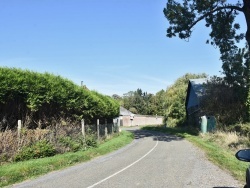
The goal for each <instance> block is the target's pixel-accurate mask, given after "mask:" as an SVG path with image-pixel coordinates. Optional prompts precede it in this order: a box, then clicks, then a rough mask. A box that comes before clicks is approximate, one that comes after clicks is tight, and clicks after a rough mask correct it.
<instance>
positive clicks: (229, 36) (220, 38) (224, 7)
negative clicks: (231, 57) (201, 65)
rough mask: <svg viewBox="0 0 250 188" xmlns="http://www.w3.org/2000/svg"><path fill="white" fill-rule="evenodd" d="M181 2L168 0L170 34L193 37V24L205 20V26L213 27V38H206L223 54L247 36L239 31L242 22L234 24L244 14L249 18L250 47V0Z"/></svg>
mask: <svg viewBox="0 0 250 188" xmlns="http://www.w3.org/2000/svg"><path fill="white" fill-rule="evenodd" d="M182 2H183V3H182V4H181V3H179V2H178V1H175V0H168V2H167V7H166V8H164V10H163V12H164V14H165V17H166V18H167V19H168V21H169V24H170V26H169V27H168V29H167V37H175V36H176V34H178V36H179V38H181V39H187V38H189V37H190V36H191V34H192V30H193V28H194V26H195V25H196V24H197V23H198V22H200V21H202V20H204V21H205V26H206V27H211V32H210V38H211V41H207V42H209V43H210V44H212V45H215V46H218V47H219V49H220V52H221V53H222V54H223V53H224V52H226V51H229V50H231V49H233V48H236V45H235V43H236V42H239V41H240V40H241V39H243V38H244V34H243V33H238V32H237V31H238V30H239V29H240V24H239V23H235V17H236V16H237V15H238V14H239V13H243V14H244V16H245V19H246V24H247V31H246V34H245V38H246V41H247V42H248V45H249V46H250V1H249V0H242V2H240V1H239V0H238V2H236V3H229V2H228V1H227V0H183V1H182Z"/></svg>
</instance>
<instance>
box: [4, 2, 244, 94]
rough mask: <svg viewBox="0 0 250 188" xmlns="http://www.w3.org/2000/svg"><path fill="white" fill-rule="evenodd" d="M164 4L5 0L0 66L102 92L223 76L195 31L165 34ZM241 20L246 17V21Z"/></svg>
mask: <svg viewBox="0 0 250 188" xmlns="http://www.w3.org/2000/svg"><path fill="white" fill-rule="evenodd" d="M165 4H166V0H105V1H102V0H35V1H34V0H22V1H20V0H1V1H0V18H1V19H0V26H1V29H0V66H7V67H20V68H22V69H29V70H33V71H37V72H45V71H46V72H50V73H53V74H56V75H61V76H63V77H65V78H68V79H70V80H72V81H74V82H75V83H76V84H79V85H80V83H81V81H83V82H84V84H85V85H86V86H87V87H88V88H89V89H91V90H96V91H98V92H100V93H102V94H106V95H112V94H119V95H122V94H124V93H127V92H129V91H135V90H136V89H137V88H141V89H142V90H143V91H147V92H148V93H153V94H154V93H156V92H158V91H160V90H161V89H166V88H167V87H168V86H169V85H171V84H173V83H174V81H175V80H176V79H178V78H179V77H181V76H183V75H184V74H186V73H203V72H204V73H207V74H208V75H210V76H212V75H220V71H221V62H220V60H219V50H218V49H216V48H214V47H212V46H210V45H207V44H205V41H206V39H208V33H209V30H207V29H206V28H205V27H203V26H204V24H199V25H200V26H198V27H196V28H195V30H194V32H193V35H192V38H190V40H189V42H186V41H183V40H180V39H178V38H172V39H169V38H167V37H166V29H167V26H168V22H167V20H166V19H165V18H164V15H163V8H164V7H165ZM240 19H242V20H243V18H242V17H241V18H240Z"/></svg>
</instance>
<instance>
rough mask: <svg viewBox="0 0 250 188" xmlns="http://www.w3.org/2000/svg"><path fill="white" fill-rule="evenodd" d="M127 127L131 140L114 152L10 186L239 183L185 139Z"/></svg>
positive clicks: (223, 187)
mask: <svg viewBox="0 0 250 188" xmlns="http://www.w3.org/2000/svg"><path fill="white" fill-rule="evenodd" d="M131 131H133V132H135V140H134V142H133V143H131V144H130V145H128V146H126V147H124V148H122V149H120V150H118V151H116V152H113V153H111V154H108V155H105V156H102V157H99V158H96V159H94V160H92V161H89V162H86V163H82V164H79V165H76V166H73V167H70V168H67V169H65V170H61V171H55V172H52V173H49V174H47V175H45V176H41V177H39V178H37V179H35V180H28V181H25V182H23V183H20V184H16V185H13V186H12V187H15V188H22V187H25V188H27V187H32V188H38V187H39V188H51V187H60V188H64V187H65V188H66V187H67V188H68V187H70V188H75V187H76V188H77V187H81V188H84V187H85V188H92V187H95V188H132V187H143V188H145V187H148V188H154V187H156V188H157V187H162V188H163V187H164V188H165V187H169V188H203V187H204V188H233V187H242V185H240V183H239V182H237V181H236V180H234V179H233V178H232V177H231V176H230V175H229V174H228V173H226V172H224V171H223V170H221V169H219V168H218V167H217V166H215V165H213V164H212V163H211V162H209V161H208V160H207V159H206V158H205V156H204V153H203V152H202V151H200V150H199V149H197V148H196V147H194V146H193V145H192V144H191V143H189V142H188V141H186V140H184V139H181V138H178V137H176V136H171V135H166V134H163V133H159V132H153V131H143V130H136V129H131Z"/></svg>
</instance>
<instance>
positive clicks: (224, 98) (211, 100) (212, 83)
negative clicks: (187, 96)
mask: <svg viewBox="0 0 250 188" xmlns="http://www.w3.org/2000/svg"><path fill="white" fill-rule="evenodd" d="M205 88H206V95H205V97H204V98H203V100H202V102H201V108H202V109H203V111H204V112H205V113H206V115H213V116H215V117H216V119H217V123H218V124H220V125H223V126H229V125H232V124H235V123H238V122H240V123H242V122H244V121H246V120H247V113H246V112H247V110H246V105H245V104H244V100H245V97H244V96H242V93H241V92H240V91H242V90H243V89H244V88H240V86H238V85H236V86H235V85H231V84H229V83H228V80H227V79H226V77H225V78H222V77H216V76H214V77H212V78H211V79H210V80H209V81H208V83H206V85H205ZM245 90H246V89H245ZM245 93H246V92H245Z"/></svg>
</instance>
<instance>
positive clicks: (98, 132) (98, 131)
mask: <svg viewBox="0 0 250 188" xmlns="http://www.w3.org/2000/svg"><path fill="white" fill-rule="evenodd" d="M96 131H97V139H98V140H100V124H99V119H97V125H96Z"/></svg>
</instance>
